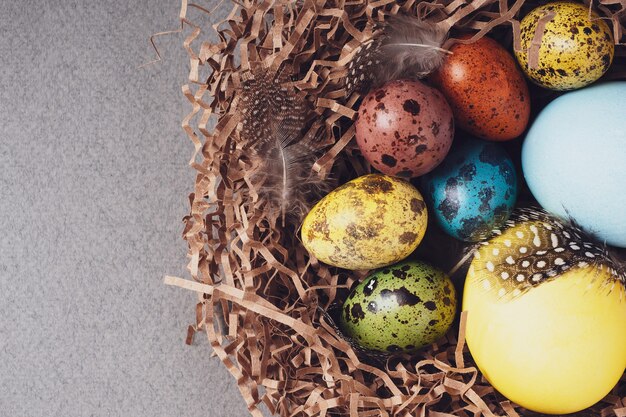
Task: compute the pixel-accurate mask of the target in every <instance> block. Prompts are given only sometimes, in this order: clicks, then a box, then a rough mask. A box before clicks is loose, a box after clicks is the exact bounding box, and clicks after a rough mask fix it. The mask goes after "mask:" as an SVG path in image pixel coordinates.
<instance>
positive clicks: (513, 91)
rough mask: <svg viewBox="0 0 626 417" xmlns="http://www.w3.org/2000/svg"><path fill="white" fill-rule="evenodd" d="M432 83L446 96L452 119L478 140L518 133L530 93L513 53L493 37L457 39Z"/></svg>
mask: <svg viewBox="0 0 626 417" xmlns="http://www.w3.org/2000/svg"><path fill="white" fill-rule="evenodd" d="M450 51H451V52H452V54H451V55H449V56H448V57H447V58H446V60H445V61H444V63H443V65H442V66H441V67H440V68H439V69H438V70H437V71H436V72H435V73H434V74H433V76H432V77H431V82H432V83H433V84H434V85H435V86H436V87H437V88H438V89H439V90H440V91H441V92H442V93H443V94H444V95H445V97H446V99H447V100H448V103H449V104H450V107H452V111H453V113H454V118H455V121H456V124H457V126H458V127H460V128H461V129H463V130H465V131H467V132H469V133H471V134H472V135H474V136H477V137H479V138H482V139H487V140H494V141H505V140H510V139H514V138H516V137H518V136H520V135H521V134H522V133H523V132H524V130H525V129H526V125H527V124H528V119H529V116H530V97H529V93H528V86H527V85H526V80H525V79H524V76H523V74H522V73H521V71H520V70H519V69H518V68H517V65H516V63H515V60H514V58H513V57H512V56H511V54H509V52H508V51H507V50H506V49H504V48H503V47H502V46H501V45H500V44H499V43H498V42H496V41H494V40H493V39H490V38H486V37H485V38H481V39H480V40H478V41H476V42H474V43H470V44H467V45H466V44H462V43H457V44H455V45H453V46H452V47H451V48H450Z"/></svg>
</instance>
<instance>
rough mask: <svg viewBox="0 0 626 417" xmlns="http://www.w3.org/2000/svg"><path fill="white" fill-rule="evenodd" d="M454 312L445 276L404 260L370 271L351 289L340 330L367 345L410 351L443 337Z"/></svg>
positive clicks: (453, 299)
mask: <svg viewBox="0 0 626 417" xmlns="http://www.w3.org/2000/svg"><path fill="white" fill-rule="evenodd" d="M455 313H456V292H455V290H454V285H453V284H452V281H450V278H448V277H447V276H446V274H444V273H443V272H442V271H440V270H439V269H437V268H435V267H433V266H430V265H428V264H426V263H423V262H418V261H407V262H402V263H398V264H395V265H392V266H389V267H387V268H384V269H380V270H378V271H376V272H374V273H372V274H371V275H369V276H368V277H367V278H366V279H365V280H364V281H363V282H361V283H360V284H359V285H357V286H356V287H355V288H354V290H352V293H350V295H349V296H348V299H347V300H346V302H345V303H344V305H343V308H342V311H341V329H342V331H343V332H344V333H345V334H346V335H347V336H349V337H350V338H352V339H353V340H354V341H355V342H356V343H358V344H359V345H360V346H362V347H364V348H366V349H371V350H377V351H380V352H388V353H393V352H412V351H415V350H417V349H419V348H421V347H424V346H426V345H429V344H431V343H433V342H434V341H436V340H437V339H439V338H440V337H441V336H443V335H444V334H445V333H446V332H447V331H448V329H449V327H450V325H451V324H452V321H453V320H454V316H455Z"/></svg>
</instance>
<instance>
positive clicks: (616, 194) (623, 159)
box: [522, 81, 626, 247]
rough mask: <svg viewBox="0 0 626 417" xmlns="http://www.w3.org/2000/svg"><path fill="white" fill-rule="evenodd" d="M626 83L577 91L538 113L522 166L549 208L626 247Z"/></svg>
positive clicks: (525, 146)
mask: <svg viewBox="0 0 626 417" xmlns="http://www.w3.org/2000/svg"><path fill="white" fill-rule="evenodd" d="M624 109H626V82H624V81H615V82H609V83H604V84H598V85H594V86H591V87H588V88H585V89H582V90H578V91H572V92H569V93H567V94H564V95H562V96H561V97H559V98H557V99H556V100H554V101H552V102H551V103H550V104H549V105H548V106H547V107H546V108H545V109H544V110H543V111H542V112H541V113H540V114H539V116H538V117H537V119H536V120H535V122H534V123H533V125H532V127H531V129H530V130H529V132H528V135H527V136H526V139H525V140H524V144H523V147H522V170H523V172H524V177H525V178H526V182H527V183H528V187H529V188H530V190H531V192H532V194H533V196H534V197H535V198H536V199H537V201H538V202H539V204H541V205H542V206H543V207H544V208H545V209H546V210H548V211H550V212H552V213H554V214H557V215H560V216H562V217H564V218H572V219H573V220H574V221H575V222H576V223H578V224H579V225H580V226H581V227H582V228H583V229H585V230H586V231H587V232H589V233H591V234H593V235H595V236H596V237H597V238H598V239H599V240H601V241H606V242H607V243H608V244H610V245H614V246H619V247H626V209H625V208H626V113H625V110H624Z"/></svg>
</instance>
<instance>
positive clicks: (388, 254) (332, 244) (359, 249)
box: [301, 174, 428, 270]
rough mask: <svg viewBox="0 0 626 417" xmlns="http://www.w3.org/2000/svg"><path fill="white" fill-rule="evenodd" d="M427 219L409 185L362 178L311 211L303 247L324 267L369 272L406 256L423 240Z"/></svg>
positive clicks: (377, 176) (382, 177)
mask: <svg viewBox="0 0 626 417" xmlns="http://www.w3.org/2000/svg"><path fill="white" fill-rule="evenodd" d="M427 221H428V214H427V211H426V204H425V203H424V200H423V198H422V195H421V194H420V193H419V191H417V189H416V188H415V187H413V186H412V185H411V184H409V183H408V182H406V181H403V180H401V179H397V178H394V177H389V176H386V175H380V174H370V175H364V176H362V177H359V178H356V179H354V180H352V181H350V182H348V183H346V184H344V185H342V186H341V187H339V188H337V189H335V190H334V191H332V192H331V193H330V194H328V195H327V196H325V197H324V198H323V199H321V200H320V201H319V202H318V203H317V204H316V205H315V206H314V207H313V208H312V209H311V211H310V212H309V213H308V214H307V216H306V217H305V219H304V221H303V223H302V231H301V235H302V243H303V245H304V247H305V248H306V249H307V250H308V251H309V252H310V253H311V254H312V255H314V256H315V257H316V258H317V259H319V260H320V261H322V262H324V263H327V264H329V265H333V266H337V267H340V268H346V269H352V270H365V269H373V268H378V267H382V266H386V265H390V264H393V263H396V262H398V261H401V260H402V259H404V258H406V257H407V256H408V255H410V254H411V252H413V251H414V250H415V248H416V247H417V245H419V243H420V241H421V240H422V238H423V237H424V233H425V232H426V224H427Z"/></svg>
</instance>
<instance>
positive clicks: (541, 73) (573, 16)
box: [515, 1, 615, 91]
mask: <svg viewBox="0 0 626 417" xmlns="http://www.w3.org/2000/svg"><path fill="white" fill-rule="evenodd" d="M548 14H554V17H553V19H552V20H551V21H549V22H548V23H547V24H546V25H545V28H544V29H543V32H542V33H543V36H542V37H541V42H540V47H539V52H538V62H537V65H536V67H533V68H531V67H530V65H529V56H530V53H529V51H528V48H530V46H531V44H532V42H533V39H534V38H535V32H536V30H537V27H538V24H539V21H540V19H541V18H542V17H544V16H546V15H548ZM520 29H521V50H520V51H516V52H515V55H516V57H517V60H518V61H519V63H520V66H521V67H522V70H523V71H524V72H525V73H526V75H527V76H528V77H529V78H530V79H531V80H532V81H533V82H535V83H536V84H538V85H540V86H542V87H546V88H549V89H552V90H561V91H563V90H572V89H577V88H581V87H584V86H586V85H589V84H591V83H593V82H594V81H596V80H597V79H598V78H600V77H601V76H602V75H603V74H604V73H605V72H606V71H607V70H608V69H609V67H610V65H611V62H612V61H613V54H614V49H615V46H614V43H613V36H612V35H611V29H610V28H609V26H608V25H607V24H606V23H605V22H604V21H603V20H601V19H600V17H599V16H598V15H597V14H596V13H595V12H592V13H591V19H590V18H589V8H588V7H587V6H585V5H584V4H580V3H573V2H566V1H558V2H550V3H548V4H545V5H543V6H539V7H537V8H535V9H534V10H533V11H531V12H530V13H529V14H527V15H526V16H525V17H524V18H523V19H522V22H521V24H520Z"/></svg>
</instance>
